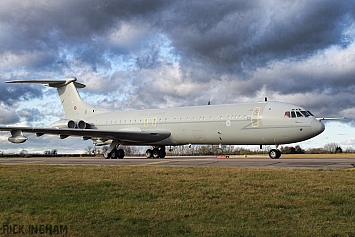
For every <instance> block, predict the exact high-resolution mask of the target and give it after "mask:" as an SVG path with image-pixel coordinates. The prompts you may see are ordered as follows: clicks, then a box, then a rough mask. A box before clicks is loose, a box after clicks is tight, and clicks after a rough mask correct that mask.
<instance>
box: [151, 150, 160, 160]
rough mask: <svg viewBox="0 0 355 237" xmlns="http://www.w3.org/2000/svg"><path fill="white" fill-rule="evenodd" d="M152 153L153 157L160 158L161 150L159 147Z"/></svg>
mask: <svg viewBox="0 0 355 237" xmlns="http://www.w3.org/2000/svg"><path fill="white" fill-rule="evenodd" d="M152 155H153V158H155V159H156V158H159V150H158V149H154V150H153V154H152Z"/></svg>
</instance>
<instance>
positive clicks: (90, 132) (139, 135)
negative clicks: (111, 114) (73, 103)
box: [0, 126, 171, 145]
mask: <svg viewBox="0 0 355 237" xmlns="http://www.w3.org/2000/svg"><path fill="white" fill-rule="evenodd" d="M0 131H9V132H11V134H12V137H10V138H9V141H10V142H13V143H22V142H25V141H26V140H27V138H26V137H24V136H23V135H22V132H24V133H35V134H36V135H37V136H42V135H43V134H52V135H59V137H60V138H61V139H64V138H66V137H69V136H75V137H82V138H83V139H84V140H88V139H106V140H109V139H112V140H118V141H120V142H122V143H137V144H142V145H146V144H150V143H154V142H158V141H161V140H164V139H166V138H168V137H170V134H171V133H170V132H169V131H164V130H148V129H147V130H141V129H139V128H132V129H120V130H115V131H112V130H99V129H73V128H65V129H64V128H32V127H15V126H0ZM11 138H13V141H11ZM15 138H19V139H18V140H16V139H15ZM24 139H25V140H24Z"/></svg>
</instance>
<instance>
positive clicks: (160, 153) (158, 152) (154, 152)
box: [145, 146, 166, 158]
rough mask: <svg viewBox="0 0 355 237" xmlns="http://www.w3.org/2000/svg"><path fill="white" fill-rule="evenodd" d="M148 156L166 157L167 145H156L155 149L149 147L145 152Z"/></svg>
mask: <svg viewBox="0 0 355 237" xmlns="http://www.w3.org/2000/svg"><path fill="white" fill-rule="evenodd" d="M145 156H146V157H147V158H165V156H166V151H165V146H155V147H153V149H148V150H147V151H146V152H145Z"/></svg>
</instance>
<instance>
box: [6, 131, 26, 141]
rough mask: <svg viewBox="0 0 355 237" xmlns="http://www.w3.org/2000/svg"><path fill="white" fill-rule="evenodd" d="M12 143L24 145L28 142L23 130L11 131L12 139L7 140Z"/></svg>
mask: <svg viewBox="0 0 355 237" xmlns="http://www.w3.org/2000/svg"><path fill="white" fill-rule="evenodd" d="M7 140H8V141H9V142H11V143H24V142H25V141H27V137H25V136H24V135H23V133H22V131H21V130H15V131H11V137H9V138H8V139H7Z"/></svg>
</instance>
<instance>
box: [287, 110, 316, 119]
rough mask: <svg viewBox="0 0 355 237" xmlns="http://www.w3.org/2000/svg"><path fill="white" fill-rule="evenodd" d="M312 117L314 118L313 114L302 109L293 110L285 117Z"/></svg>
mask: <svg viewBox="0 0 355 237" xmlns="http://www.w3.org/2000/svg"><path fill="white" fill-rule="evenodd" d="M310 116H312V117H314V115H313V114H312V113H311V112H309V111H305V110H300V109H292V111H286V112H285V115H284V117H285V118H303V117H306V118H307V117H310Z"/></svg>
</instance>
